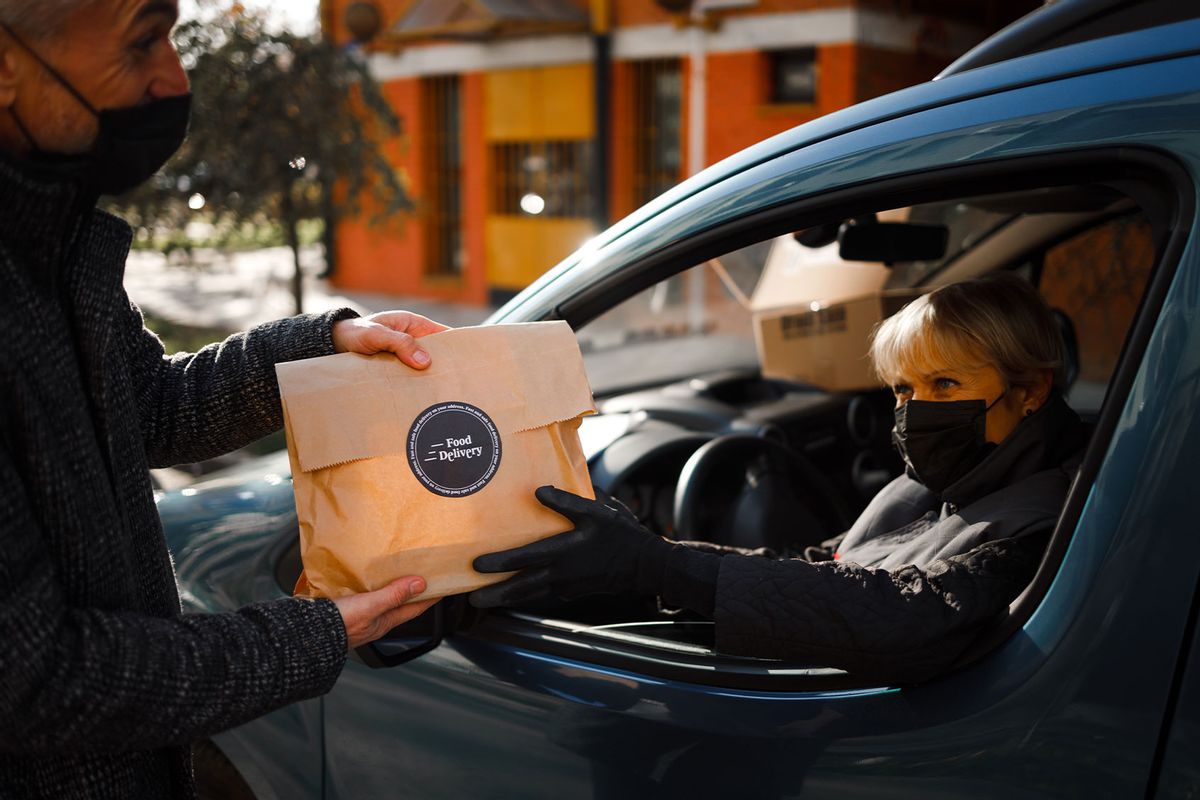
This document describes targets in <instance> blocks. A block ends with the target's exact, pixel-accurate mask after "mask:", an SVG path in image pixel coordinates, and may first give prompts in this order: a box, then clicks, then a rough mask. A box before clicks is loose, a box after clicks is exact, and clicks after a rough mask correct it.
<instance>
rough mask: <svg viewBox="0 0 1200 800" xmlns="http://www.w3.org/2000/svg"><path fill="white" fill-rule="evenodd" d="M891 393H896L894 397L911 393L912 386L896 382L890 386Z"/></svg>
mask: <svg viewBox="0 0 1200 800" xmlns="http://www.w3.org/2000/svg"><path fill="white" fill-rule="evenodd" d="M892 394H894V395H896V397H902V396H904V395H906V394H912V387H911V386H908V385H906V384H903V383H900V384H896V385H895V386H893V387H892Z"/></svg>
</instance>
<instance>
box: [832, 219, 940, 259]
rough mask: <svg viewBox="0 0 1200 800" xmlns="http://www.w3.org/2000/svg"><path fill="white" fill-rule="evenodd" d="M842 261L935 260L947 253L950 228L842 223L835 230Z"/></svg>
mask: <svg viewBox="0 0 1200 800" xmlns="http://www.w3.org/2000/svg"><path fill="white" fill-rule="evenodd" d="M837 239H838V255H839V256H840V257H841V258H842V260H843V261H875V262H882V263H884V264H887V265H888V266H891V265H892V264H896V263H899V262H902V261H936V260H938V259H940V258H943V257H944V256H945V255H946V243H947V242H948V241H949V239H950V229H949V228H947V227H946V226H945V225H917V224H915V223H909V222H868V223H859V224H845V225H842V227H841V229H839V230H838V237H837Z"/></svg>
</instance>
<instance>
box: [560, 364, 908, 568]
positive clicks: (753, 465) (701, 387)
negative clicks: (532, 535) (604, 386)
mask: <svg viewBox="0 0 1200 800" xmlns="http://www.w3.org/2000/svg"><path fill="white" fill-rule="evenodd" d="M597 407H598V410H599V413H598V414H597V415H595V416H590V417H585V418H584V419H583V421H582V424H581V426H580V431H579V433H580V440H581V442H582V444H583V448H584V451H585V454H586V455H587V458H588V466H589V469H590V470H591V477H592V482H593V484H595V485H596V486H597V487H598V488H599V489H602V490H604V491H606V492H608V493H609V494H611V495H612V496H613V497H615V498H616V499H618V500H620V501H621V502H623V503H624V504H625V505H626V506H628V507H629V509H630V510H631V511H633V513H634V514H635V515H637V517H638V519H639V520H640V521H641V522H642V523H643V524H644V525H646V526H647V527H649V528H650V529H651V530H653V531H655V532H656V533H658V534H660V535H663V536H667V537H668V538H679V533H680V530H679V529H680V521H681V514H685V513H686V512H688V511H689V509H686V508H683V507H681V503H687V502H691V503H692V504H693V505H698V506H701V508H699V509H690V511H691V512H693V514H692V516H695V515H696V514H699V519H701V520H703V521H706V525H705V524H702V525H700V528H699V530H701V531H702V532H703V531H706V530H708V529H709V527H707V526H711V527H714V528H721V529H723V530H729V529H731V528H743V529H744V528H746V527H748V526H749V527H753V526H754V525H764V524H765V525H768V526H769V525H770V524H771V518H772V516H773V515H776V516H777V515H778V513H782V512H783V511H787V513H788V514H789V515H791V516H793V517H794V516H795V514H797V513H800V514H802V513H803V512H802V511H801V510H799V509H797V508H794V507H792V508H790V510H789V506H797V505H800V506H814V505H817V506H820V505H822V504H829V503H830V501H831V500H832V503H833V505H835V506H836V507H837V513H833V512H831V513H830V516H831V517H833V518H835V519H836V521H834V519H830V520H828V521H827V522H826V524H825V525H824V526H823V527H824V528H826V529H828V528H832V527H836V526H837V525H838V524H841V523H843V522H844V521H845V519H846V518H847V517H848V518H849V519H853V517H855V516H857V514H858V513H859V512H860V511H861V510H862V508H863V507H864V506H865V504H866V502H867V501H868V500H869V499H870V498H871V497H873V496H874V495H875V493H876V492H878V491H879V489H880V488H882V487H883V486H884V485H885V484H886V483H887V482H888V481H889V480H891V479H892V478H893V477H894V476H895V475H898V474H899V473H900V471H901V463H900V460H899V458H898V457H897V456H896V454H895V453H894V451H893V450H892V447H891V440H890V433H891V429H892V399H891V396H890V394H889V393H887V392H886V391H883V390H880V391H877V392H863V393H853V394H830V393H828V392H825V391H823V390H820V389H816V388H813V387H811V386H806V385H803V384H798V383H791V382H787V381H779V380H769V379H764V378H762V377H760V376H759V375H758V374H757V373H756V372H749V371H747V372H726V373H719V374H715V375H710V376H707V377H702V378H692V379H689V380H684V381H679V382H676V383H671V384H667V385H665V386H661V387H657V388H654V389H646V390H641V391H636V392H629V393H625V394H618V395H613V396H610V397H605V398H602V399H600V400H599V402H598V404H597ZM735 439H736V440H738V442H739V444H738V446H736V447H722V446H721V444H722V443H721V442H718V440H735ZM730 443H731V444H732V443H733V442H730ZM758 445H761V446H758ZM764 454H773V455H770V456H767V455H764ZM701 456H709V458H708V459H707V461H706V460H705V459H703V458H701ZM785 461H786V462H789V463H790V462H793V461H794V462H796V464H794V465H793V466H791V467H780V469H782V470H783V472H785V473H787V474H782V475H777V476H775V478H776V480H774V481H772V480H771V479H770V478H771V476H770V475H769V474H767V473H769V472H770V469H769V468H768V466H764V465H765V464H767V463H768V462H769V463H774V464H782V462H785ZM697 470H699V471H700V472H703V473H704V480H705V484H704V486H703V487H702V489H700V490H699V491H698V493H697V492H695V491H694V492H692V493H691V494H692V498H691V500H690V501H689V500H688V499H687V498H686V497H685V495H686V494H688V492H687V491H686V490H687V488H688V487H687V484H688V482H689V480H696V479H698V478H697ZM692 488H693V489H695V488H696V487H692ZM829 494H832V495H834V496H833V497H832V498H830V497H826V496H825V495H829ZM792 495H794V496H792ZM781 504H782V505H781ZM776 506H778V508H775V507H776ZM768 507H771V509H773V510H769V509H768ZM810 510H811V509H810ZM818 516H820V514H818ZM751 523H752V524H751ZM780 524H783V523H780ZM691 527H692V529H695V528H696V526H695V525H693V526H691ZM689 532H690V531H689ZM833 532H834V533H837V532H840V530H837V531H833ZM781 536H782V537H785V538H786V536H787V534H786V533H783V534H777V535H774V536H773V537H770V538H771V539H772V541H771V542H770V544H773V545H775V546H779V545H780V544H784V543H785V542H783V541H782V540H781ZM685 538H701V539H705V540H709V541H715V537H714V536H709V535H703V534H702V535H700V536H699V537H692V536H688V537H685ZM741 538H742V539H744V540H746V541H744V542H740V543H741V544H750V545H761V544H762V543H760V542H758V541H757V540H756V539H755V537H754V536H752V535H750V536H749V538H748V539H747V536H742V537H741ZM718 543H728V542H718Z"/></svg>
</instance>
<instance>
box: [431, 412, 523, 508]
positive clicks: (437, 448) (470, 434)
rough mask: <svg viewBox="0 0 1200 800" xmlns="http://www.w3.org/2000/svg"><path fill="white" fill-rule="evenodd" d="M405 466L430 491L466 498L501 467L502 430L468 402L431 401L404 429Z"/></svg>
mask: <svg viewBox="0 0 1200 800" xmlns="http://www.w3.org/2000/svg"><path fill="white" fill-rule="evenodd" d="M408 465H409V466H410V467H412V471H413V474H414V475H416V476H417V480H419V481H420V482H421V483H422V484H424V486H425V488H426V489H428V490H429V491H431V492H433V493H434V494H439V495H441V496H442V497H466V496H467V495H469V494H474V493H475V492H478V491H479V490H480V489H482V488H483V487H484V486H487V485H488V483H489V482H490V481H491V480H492V477H493V476H495V474H496V470H497V469H498V468H499V467H500V434H499V433H498V432H497V431H496V425H495V423H493V422H492V420H491V418H490V417H489V416H488V415H487V414H485V413H484V412H483V410H482V409H479V408H476V407H475V406H473V405H470V404H469V403H438V404H437V405H432V406H430V407H429V408H427V409H425V410H424V411H422V412H421V413H420V414H418V415H417V420H416V422H414V423H413V426H412V428H411V429H409V431H408Z"/></svg>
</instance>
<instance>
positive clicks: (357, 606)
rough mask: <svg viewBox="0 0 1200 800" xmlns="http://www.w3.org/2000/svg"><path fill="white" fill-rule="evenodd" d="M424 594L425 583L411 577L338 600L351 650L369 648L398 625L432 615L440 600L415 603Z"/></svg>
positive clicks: (422, 580)
mask: <svg viewBox="0 0 1200 800" xmlns="http://www.w3.org/2000/svg"><path fill="white" fill-rule="evenodd" d="M423 591H425V580H424V579H423V578H417V577H412V576H410V577H407V578H400V579H398V580H394V581H392V582H391V583H389V584H388V585H387V586H385V587H383V588H382V589H376V590H375V591H373V592H363V593H361V594H352V595H347V596H346V597H338V598H335V599H334V601H333V602H334V603H336V604H337V607H338V611H340V612H341V614H342V622H343V623H344V624H345V626H346V638H347V639H349V641H350V649H351V650H353V649H354V648H356V647H362V646H363V645H364V644H369V643H370V642H373V641H375V640H376V639H378V638H379V637H380V636H383V635H384V634H385V633H387V632H388V631H390V630H391V629H392V628H394V627H396V626H397V625H403V624H404V623H405V622H408V621H409V620H411V619H414V618H415V617H418V616H420V615H421V614H423V613H425V612H426V611H428V610H429V607H430V606H432V605H433V604H434V603H436V602H437V599H433V600H420V601H416V602H413V598H414V597H416V596H417V595H419V594H420V593H421V592H423Z"/></svg>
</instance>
